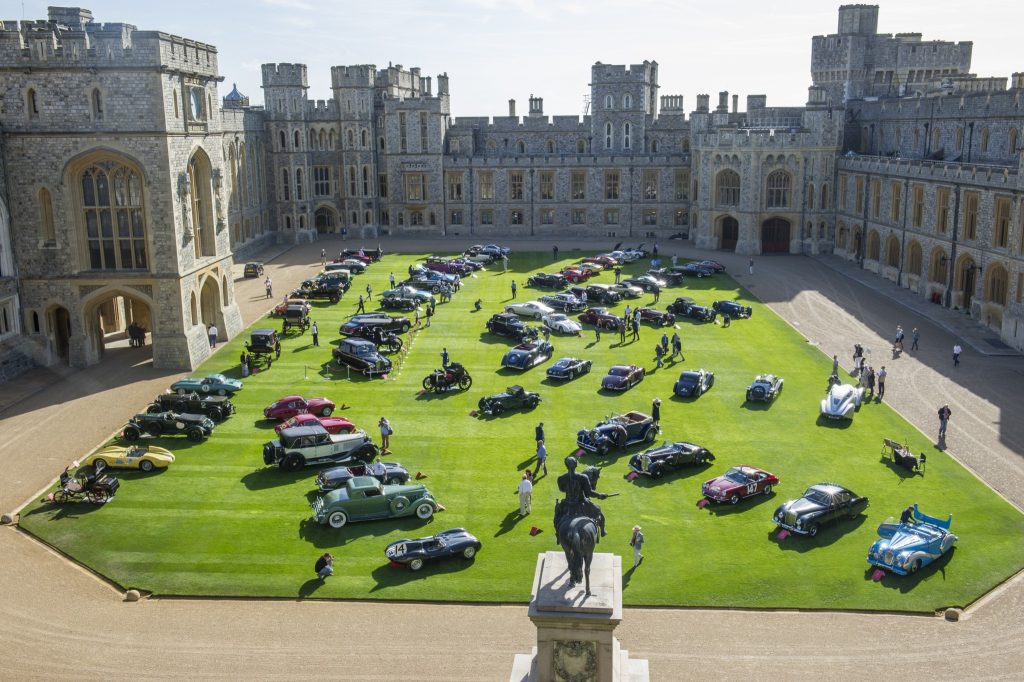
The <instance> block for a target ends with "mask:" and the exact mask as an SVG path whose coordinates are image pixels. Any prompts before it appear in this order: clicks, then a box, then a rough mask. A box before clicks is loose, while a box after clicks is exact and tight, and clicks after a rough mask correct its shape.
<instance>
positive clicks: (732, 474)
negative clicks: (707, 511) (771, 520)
mask: <svg viewBox="0 0 1024 682" xmlns="http://www.w3.org/2000/svg"><path fill="white" fill-rule="evenodd" d="M778 484H779V477H778V476H776V475H775V474H773V473H771V472H768V471H765V470H764V469H758V468H757V467H751V466H746V465H742V466H738V467H732V468H731V469H729V470H728V471H726V472H725V473H724V474H722V475H721V476H719V477H718V478H712V479H711V480H710V481H707V482H705V483H704V485H703V486H701V492H702V493H703V494H704V497H706V498H708V499H709V500H711V501H712V502H728V503H729V504H736V503H737V502H739V501H740V500H742V499H743V498H745V497H750V496H751V495H769V494H771V492H772V486H775V485H778Z"/></svg>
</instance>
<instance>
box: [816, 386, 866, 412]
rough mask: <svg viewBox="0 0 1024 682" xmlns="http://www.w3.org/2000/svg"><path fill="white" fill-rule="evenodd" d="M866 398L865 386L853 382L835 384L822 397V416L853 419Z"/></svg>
mask: <svg viewBox="0 0 1024 682" xmlns="http://www.w3.org/2000/svg"><path fill="white" fill-rule="evenodd" d="M863 399H864V388H863V387H862V386H853V385H851V384H833V385H832V386H830V387H829V389H828V393H827V394H826V395H825V397H824V398H822V399H821V416H823V417H825V418H827V419H853V413H854V412H856V411H857V409H858V408H860V403H861V401H862V400H863Z"/></svg>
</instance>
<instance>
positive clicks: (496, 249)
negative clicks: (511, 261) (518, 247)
mask: <svg viewBox="0 0 1024 682" xmlns="http://www.w3.org/2000/svg"><path fill="white" fill-rule="evenodd" d="M480 253H482V254H485V255H488V256H491V257H493V258H501V257H502V256H509V255H512V249H510V248H508V247H507V246H498V245H497V244H485V245H484V246H481V247H480Z"/></svg>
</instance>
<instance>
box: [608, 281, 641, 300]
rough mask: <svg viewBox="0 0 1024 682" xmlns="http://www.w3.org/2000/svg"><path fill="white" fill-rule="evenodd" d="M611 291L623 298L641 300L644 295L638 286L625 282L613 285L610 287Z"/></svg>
mask: <svg viewBox="0 0 1024 682" xmlns="http://www.w3.org/2000/svg"><path fill="white" fill-rule="evenodd" d="M608 290H609V291H614V292H615V293H617V294H618V295H619V296H621V297H622V298H640V297H641V296H643V295H644V290H643V289H641V288H640V287H638V286H634V285H632V284H627V283H625V282H619V283H618V284H612V285H610V286H609V287H608Z"/></svg>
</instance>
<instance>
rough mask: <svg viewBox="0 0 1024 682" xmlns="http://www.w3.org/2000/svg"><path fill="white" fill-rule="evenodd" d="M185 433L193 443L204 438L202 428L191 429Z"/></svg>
mask: <svg viewBox="0 0 1024 682" xmlns="http://www.w3.org/2000/svg"><path fill="white" fill-rule="evenodd" d="M185 435H186V436H187V437H188V439H189V440H190V441H192V442H193V443H198V442H200V441H202V440H203V430H202V429H189V430H188V431H187V432H186V433H185Z"/></svg>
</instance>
